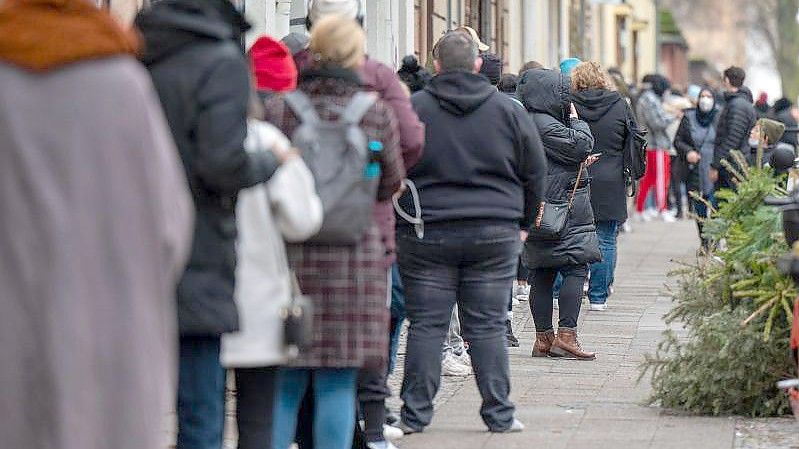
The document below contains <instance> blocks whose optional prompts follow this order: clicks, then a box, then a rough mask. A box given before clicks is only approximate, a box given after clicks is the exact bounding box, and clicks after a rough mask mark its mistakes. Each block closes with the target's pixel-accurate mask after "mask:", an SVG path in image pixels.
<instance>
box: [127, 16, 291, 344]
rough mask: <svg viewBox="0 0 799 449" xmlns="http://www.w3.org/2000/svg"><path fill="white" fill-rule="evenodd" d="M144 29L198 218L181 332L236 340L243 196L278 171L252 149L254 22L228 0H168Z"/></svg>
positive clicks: (181, 299)
mask: <svg viewBox="0 0 799 449" xmlns="http://www.w3.org/2000/svg"><path fill="white" fill-rule="evenodd" d="M136 25H137V26H138V28H139V29H140V30H141V32H142V34H143V35H144V39H145V44H146V48H147V50H146V53H145V55H144V57H143V62H144V64H145V65H146V66H147V68H148V69H149V70H150V74H151V75H152V78H153V83H154V85H155V88H156V90H157V91H158V94H159V96H160V98H161V104H162V106H163V107H164V112H165V113H166V118H167V120H168V121H169V126H170V128H171V130H172V134H173V136H174V138H175V143H176V144H177V147H178V150H179V151H180V156H181V158H182V159H183V165H184V168H185V169H186V175H187V178H188V180H189V184H190V186H191V191H192V195H193V197H194V203H195V207H196V210H197V212H196V223H195V229H194V242H193V246H192V253H191V258H190V260H189V264H188V267H187V269H186V272H185V274H184V275H183V278H182V279H181V282H180V285H179V286H178V292H177V294H178V321H179V329H180V332H181V335H200V336H214V335H220V334H222V333H224V332H230V331H234V330H236V329H237V328H238V314H237V312H236V305H235V303H234V302H233V289H234V280H235V277H234V272H235V267H236V248H235V244H236V220H235V216H234V212H235V209H236V198H237V194H238V191H239V190H240V189H242V188H246V187H250V186H252V185H255V184H257V183H260V182H263V181H266V180H267V179H269V177H270V176H271V175H272V173H274V171H275V169H276V166H277V164H276V160H275V158H274V156H273V155H272V154H271V153H269V152H266V153H257V154H248V153H247V152H246V151H245V150H244V147H243V142H244V137H245V135H246V132H247V128H246V117H247V106H248V101H249V96H250V81H249V71H248V67H247V63H246V61H245V59H244V56H243V54H242V50H241V48H240V47H239V45H238V41H237V39H238V37H239V36H240V35H241V31H242V30H243V29H246V23H245V22H244V20H243V18H242V17H241V16H240V15H239V14H238V12H236V10H235V8H233V6H232V5H231V4H230V3H229V2H227V1H225V0H205V1H203V2H194V1H192V0H164V1H160V2H157V3H154V5H153V6H152V8H150V9H149V10H146V11H144V12H142V13H141V14H140V15H139V16H138V17H137V19H136Z"/></svg>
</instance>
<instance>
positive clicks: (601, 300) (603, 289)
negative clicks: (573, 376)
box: [571, 62, 635, 311]
mask: <svg viewBox="0 0 799 449" xmlns="http://www.w3.org/2000/svg"><path fill="white" fill-rule="evenodd" d="M571 81H572V101H573V102H574V106H575V108H577V113H578V114H579V115H580V118H582V119H583V120H584V121H586V122H587V123H588V126H589V127H590V128H591V134H592V135H593V136H594V141H595V144H594V153H601V155H600V156H599V160H598V161H597V162H596V163H594V164H593V165H591V166H590V167H589V168H588V173H589V174H590V176H591V207H592V208H593V210H594V219H595V220H596V232H597V237H598V238H599V249H600V251H601V252H602V261H601V262H595V263H593V264H591V267H590V272H591V275H590V281H589V288H588V298H589V300H590V301H591V306H590V307H591V310H593V311H603V310H606V309H607V300H608V296H609V294H610V293H609V290H610V285H611V284H612V282H613V273H614V270H615V268H616V237H617V235H618V233H619V227H620V226H621V224H622V223H624V221H625V220H627V198H626V190H625V182H624V156H623V152H624V142H625V139H626V138H627V132H628V131H627V125H626V123H627V119H628V118H630V119H632V120H633V121H634V120H635V118H634V116H633V114H632V111H630V108H629V106H627V102H626V101H624V99H623V98H622V97H621V95H620V94H619V93H618V92H616V91H615V89H613V88H612V87H611V86H613V84H612V81H611V79H610V76H609V75H608V74H607V73H606V72H605V70H604V69H603V68H602V67H601V66H600V65H599V63H597V62H583V63H582V64H579V65H578V66H577V67H575V68H574V70H573V71H572V73H571Z"/></svg>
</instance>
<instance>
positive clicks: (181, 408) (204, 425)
mask: <svg viewBox="0 0 799 449" xmlns="http://www.w3.org/2000/svg"><path fill="white" fill-rule="evenodd" d="M219 351H220V339H219V337H180V362H179V368H178V370H179V373H178V410H177V411H178V439H177V449H221V447H222V437H223V431H224V424H225V370H224V369H223V368H222V365H221V364H220V363H219Z"/></svg>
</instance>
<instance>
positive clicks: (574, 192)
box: [569, 162, 585, 210]
mask: <svg viewBox="0 0 799 449" xmlns="http://www.w3.org/2000/svg"><path fill="white" fill-rule="evenodd" d="M584 166H585V162H583V163H581V164H580V168H579V169H577V180H576V181H574V188H573V189H572V194H571V196H569V210H571V209H572V206H573V205H574V197H575V195H577V189H578V188H579V187H580V180H581V179H582V177H583V167H584Z"/></svg>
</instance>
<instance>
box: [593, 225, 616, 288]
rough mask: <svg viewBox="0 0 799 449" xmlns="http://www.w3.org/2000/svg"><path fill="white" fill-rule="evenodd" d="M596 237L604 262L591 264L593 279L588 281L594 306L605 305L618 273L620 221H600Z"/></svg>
mask: <svg viewBox="0 0 799 449" xmlns="http://www.w3.org/2000/svg"><path fill="white" fill-rule="evenodd" d="M596 235H597V237H598V238H599V250H600V251H601V252H602V260H601V261H600V262H596V263H592V264H591V278H590V279H589V280H588V299H590V300H591V303H592V304H605V303H606V302H607V301H608V296H609V295H610V284H611V283H612V282H613V273H614V272H615V271H616V238H617V237H618V235H619V222H618V221H598V222H597V223H596Z"/></svg>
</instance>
